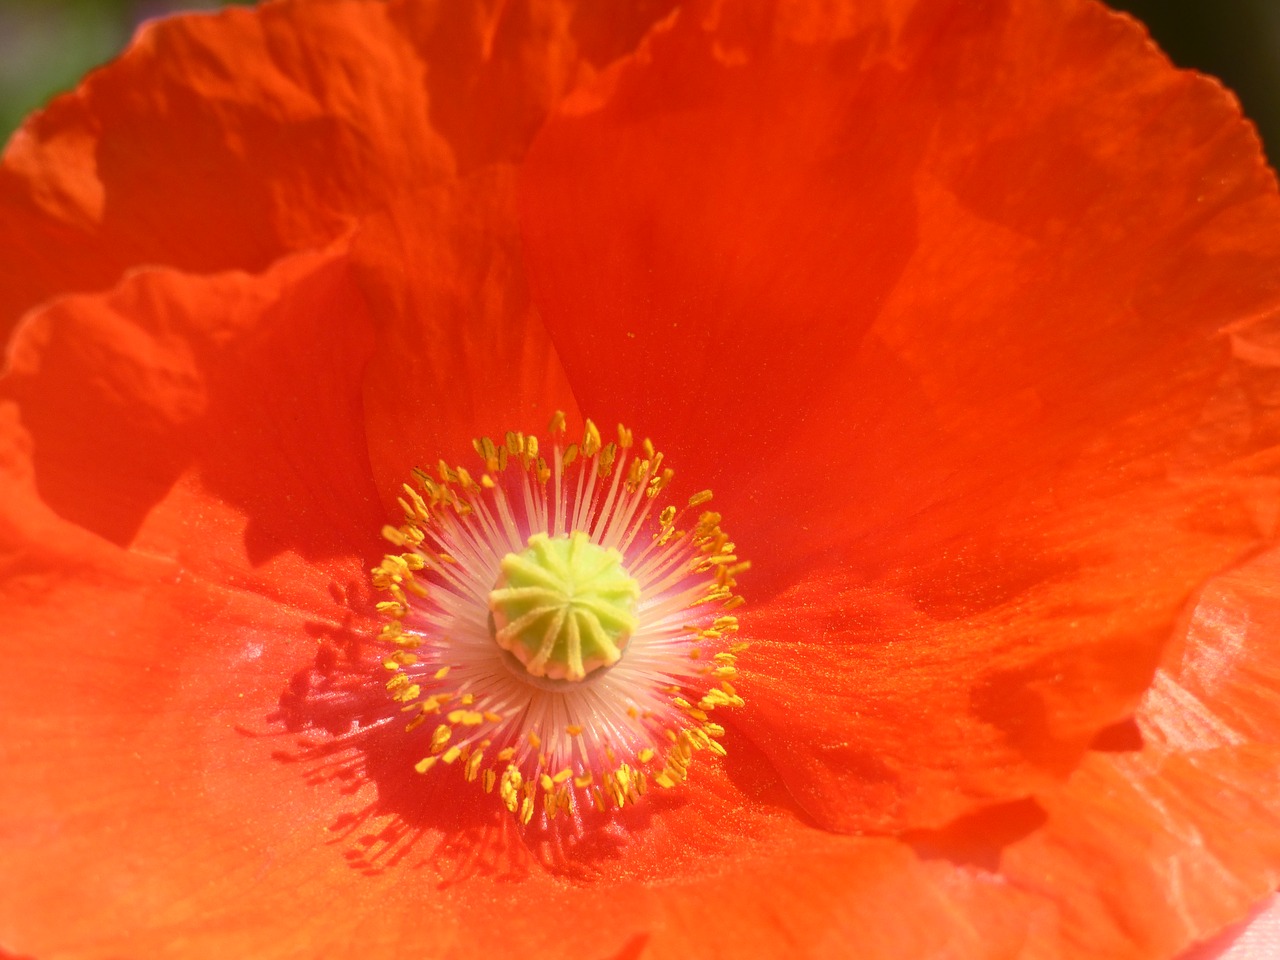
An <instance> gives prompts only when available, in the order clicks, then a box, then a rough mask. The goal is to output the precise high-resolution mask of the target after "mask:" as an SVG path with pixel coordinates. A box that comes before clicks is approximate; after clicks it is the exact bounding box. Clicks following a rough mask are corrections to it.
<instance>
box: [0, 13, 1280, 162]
mask: <svg viewBox="0 0 1280 960" xmlns="http://www.w3.org/2000/svg"><path fill="white" fill-rule="evenodd" d="M247 2H249V0H0V140H3V139H7V138H8V136H9V134H10V132H12V130H13V129H14V128H15V127H16V126H17V125H18V123H19V122H20V121H21V119H22V117H23V116H24V115H25V114H26V113H27V112H29V111H30V110H32V109H33V108H35V107H37V106H39V105H40V104H41V103H43V102H44V101H46V100H47V99H48V98H49V97H50V96H52V95H53V94H54V93H57V92H58V91H60V90H65V89H68V88H69V87H71V86H73V85H74V84H75V82H76V80H78V79H79V78H80V77H81V76H82V75H83V74H84V72H85V71H86V70H88V69H89V68H90V67H93V66H96V65H97V64H100V63H102V62H103V61H105V60H108V59H110V58H111V57H112V56H113V55H114V54H115V53H116V52H117V51H119V50H120V48H121V47H123V46H124V44H125V43H127V42H128V39H129V37H130V35H131V34H132V33H133V30H134V28H135V27H136V26H137V25H138V24H139V23H141V22H142V21H143V20H145V19H147V18H149V17H156V16H163V15H165V14H167V13H172V12H174V11H176V10H191V9H204V10H208V9H216V8H218V7H220V6H225V5H226V4H228V3H247ZM619 2H622V0H619ZM956 2H958V3H965V2H969V0H956ZM1109 2H1110V4H1111V6H1113V7H1116V8H1118V9H1121V10H1125V11H1128V12H1130V13H1132V14H1133V15H1134V16H1136V17H1137V18H1138V19H1140V20H1142V21H1143V22H1144V23H1146V24H1147V27H1148V28H1149V29H1150V30H1151V32H1152V34H1153V35H1154V36H1155V38H1156V40H1157V41H1158V42H1159V43H1160V45H1161V46H1162V47H1163V48H1164V49H1165V52H1167V53H1168V54H1169V55H1170V56H1171V57H1172V58H1173V60H1174V62H1176V63H1177V64H1179V65H1180V66H1184V67H1194V68H1196V69H1198V70H1202V71H1203V72H1205V73H1209V74H1212V75H1213V76H1216V77H1219V78H1220V79H1221V80H1222V81H1223V82H1224V83H1226V85H1227V86H1228V87H1230V88H1231V89H1232V90H1234V91H1235V92H1236V93H1237V95H1239V97H1240V99H1241V101H1242V102H1243V103H1244V107H1245V113H1246V114H1248V116H1249V117H1250V118H1251V119H1252V120H1253V121H1254V122H1255V123H1256V124H1257V125H1258V127H1259V129H1260V130H1261V132H1262V135H1263V139H1264V140H1265V141H1266V143H1267V147H1268V150H1267V152H1268V155H1269V156H1270V157H1271V158H1272V161H1273V163H1274V162H1275V161H1276V160H1277V159H1280V0H1109Z"/></svg>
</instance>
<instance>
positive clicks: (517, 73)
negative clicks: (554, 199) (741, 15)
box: [0, 0, 663, 337]
mask: <svg viewBox="0 0 1280 960" xmlns="http://www.w3.org/2000/svg"><path fill="white" fill-rule="evenodd" d="M613 7H614V5H612V4H598V3H595V4H593V3H576V2H572V0H563V2H562V0H549V2H544V0H512V2H509V3H501V4H492V3H487V2H480V0H463V2H456V3H448V4H443V5H434V4H430V5H429V4H420V3H416V2H400V0H395V2H390V3H364V2H353V0H337V2H326V3H313V2H310V0H282V2H274V3H266V4H262V5H261V6H260V7H258V8H256V9H254V10H243V9H230V10H224V11H222V12H220V13H218V14H216V15H199V16H183V17H174V18H168V19H163V20H157V21H153V22H150V23H148V24H147V25H145V26H144V27H143V28H142V30H141V31H140V32H139V34H138V36H137V37H136V38H135V40H134V42H133V44H132V45H131V46H130V48H129V49H128V50H127V51H126V52H125V53H124V55H122V56H121V57H120V58H119V59H118V60H116V61H115V62H113V63H111V64H109V65H108V66H106V67H104V68H102V69H100V70H97V71H95V72H94V73H93V74H91V75H90V76H89V78H88V79H87V80H86V81H85V82H84V84H83V85H81V87H80V88H79V89H77V90H76V91H74V92H72V93H70V94H67V95H65V96H61V97H58V98H57V99H55V100H54V101H53V102H52V103H50V104H49V105H48V106H47V107H46V108H45V109H44V110H43V111H41V112H40V113H37V114H36V115H34V116H33V117H31V118H30V119H29V120H28V121H27V123H26V124H25V125H24V126H23V127H22V129H20V130H19V131H18V132H17V134H15V135H14V137H13V139H12V140H11V141H10V143H9V144H8V146H7V148H6V150H5V153H4V157H3V161H2V162H0V214H2V215H0V246H2V247H3V248H4V249H5V251H6V256H5V258H4V260H3V262H0V337H2V336H5V335H7V334H8V331H9V330H10V329H11V328H12V325H13V324H14V323H15V322H16V321H17V319H18V317H19V316H20V315H21V313H22V312H23V311H24V310H26V309H28V308H29V307H31V306H33V305H34V304H36V303H38V302H40V301H42V300H44V299H45V298H47V297H49V296H53V295H58V294H62V293H68V292H72V291H82V290H93V289H101V288H104V287H107V286H110V285H111V284H113V283H114V282H115V281H116V279H117V278H118V277H119V276H120V275H121V274H122V273H123V272H124V271H125V270H127V269H128V268H129V267H131V266H137V265H146V264H167V265H170V266H174V267H177V268H179V269H182V270H185V271H189V272H210V271H218V270H227V269H232V268H240V269H247V270H255V271H256V270H261V269H263V268H265V267H266V265H267V264H268V263H270V262H271V261H272V260H273V259H275V258H276V257H278V256H280V255H282V254H284V253H287V252H289V251H293V250H300V249H305V248H307V247H312V246H323V245H324V244H326V243H328V242H329V241H331V240H333V239H335V238H336V237H338V236H339V235H341V234H342V233H343V232H344V231H345V230H347V229H348V228H349V227H350V226H351V225H352V224H353V223H354V222H355V221H356V220H358V219H359V218H360V217H362V216H363V215H365V214H367V213H369V212H371V211H375V210H377V209H379V208H381V207H382V206H383V205H384V204H386V203H388V202H389V201H393V200H394V199H395V198H397V197H398V196H400V195H401V194H402V193H403V192H404V191H406V190H415V189H423V188H428V187H430V186H432V185H438V184H440V183H443V182H446V181H448V180H450V179H452V177H453V176H454V175H455V174H456V173H458V172H459V171H462V172H466V171H469V170H471V169H474V168H477V167H481V166H484V165H486V164H488V163H493V162H509V161H511V160H513V159H517V158H518V157H519V156H521V155H522V154H523V152H524V149H525V146H526V144H527V142H528V140H529V138H530V137H531V136H532V135H533V133H534V132H535V131H536V130H537V128H538V126H539V124H540V123H541V121H542V118H543V117H544V116H545V114H546V111H547V110H548V109H549V107H550V106H551V104H553V103H554V102H555V101H556V100H558V99H559V97H560V96H562V94H563V92H564V90H565V89H566V88H567V87H569V86H571V85H572V84H573V83H575V82H576V81H577V80H578V79H579V77H580V76H582V75H583V74H584V73H585V72H587V71H589V70H590V66H589V64H588V63H587V62H586V61H585V60H584V57H583V53H582V52H581V51H580V49H579V42H578V40H577V39H576V35H577V34H579V33H581V34H582V35H583V42H582V48H583V50H585V52H586V55H587V56H589V57H596V56H599V57H610V58H611V57H613V56H617V55H619V54H620V53H622V52H624V51H623V50H621V49H618V47H617V45H616V43H613V44H611V43H608V42H605V40H604V38H603V37H602V32H605V31H609V30H618V31H619V33H618V34H617V35H616V36H615V38H614V39H615V41H616V40H617V39H621V38H623V37H632V38H634V37H638V35H639V33H640V32H642V31H643V29H644V27H645V26H646V25H647V23H648V22H649V21H650V20H651V19H652V18H654V17H657V16H659V15H660V14H661V12H662V9H663V4H661V3H657V4H653V5H642V6H641V7H639V8H636V9H625V10H621V9H613Z"/></svg>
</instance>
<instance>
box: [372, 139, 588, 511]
mask: <svg viewBox="0 0 1280 960" xmlns="http://www.w3.org/2000/svg"><path fill="white" fill-rule="evenodd" d="M514 181H515V174H514V170H513V169H512V168H511V167H510V166H508V165H505V164H494V165H492V166H489V167H486V168H485V169H483V170H479V171H476V172H474V173H472V174H468V175H466V176H463V177H460V178H459V179H458V180H456V181H455V182H453V183H450V184H448V185H444V186H440V187H437V188H435V189H432V190H419V191H412V192H407V193H406V194H405V196H403V197H400V198H398V199H397V200H396V202H395V203H394V204H392V205H391V206H390V207H388V208H387V210H386V211H384V212H383V213H381V214H379V215H377V216H373V217H370V218H369V219H367V220H366V221H365V223H364V224H363V226H362V227H361V230H360V234H359V236H358V238H357V240H356V243H355V247H354V252H353V256H354V260H355V265H356V276H357V277H358V279H359V282H360V285H361V288H362V290H363V291H364V293H365V296H366V299H367V302H368V303H369V309H370V313H371V316H372V318H373V322H374V327H375V331H376V333H375V348H374V351H373V355H372V357H371V359H370V361H369V364H368V366H367V367H366V369H365V372H364V377H363V400H364V411H365V421H366V430H367V433H368V438H369V454H370V459H371V463H372V466H373V472H374V478H375V481H376V483H377V485H378V489H379V491H380V492H381V493H382V496H383V498H384V500H385V501H386V503H387V504H388V507H389V513H388V516H393V515H395V511H396V510H397V509H398V508H397V507H396V506H395V502H396V498H397V497H400V496H403V491H402V489H401V487H402V484H404V483H405V482H406V481H408V480H409V479H410V476H411V471H412V470H413V468H414V467H419V466H421V467H425V468H427V469H429V470H434V468H435V466H436V464H437V462H438V461H439V460H441V459H443V460H445V461H446V462H447V463H449V464H450V465H451V466H456V465H458V464H462V465H464V466H467V467H468V468H469V469H471V468H474V467H478V466H479V461H478V460H477V459H476V456H475V453H474V451H473V450H472V448H471V441H472V439H473V438H475V437H478V436H494V437H496V438H498V439H501V436H502V433H503V431H506V430H522V431H525V432H532V433H534V434H542V435H545V431H546V426H547V421H548V420H549V418H550V416H551V414H552V413H553V412H554V411H556V410H564V411H566V412H567V413H569V414H570V416H571V417H573V418H575V419H576V418H577V415H578V414H577V406H576V401H575V399H574V396H573V393H572V390H571V389H570V386H569V384H568V382H567V380H566V379H565V375H564V371H563V369H562V368H561V366H560V361H559V358H558V357H557V356H556V353H555V350H554V348H553V347H552V346H551V341H550V339H549V338H548V336H547V332H546V329H545V328H544V327H543V325H542V321H541V320H540V319H539V317H538V315H537V312H536V311H535V310H534V308H533V306H532V304H531V303H530V300H529V291H528V286H527V282H526V280H525V275H524V265H523V263H522V261H521V257H520V238H519V228H518V225H517V221H516V211H515V183H514Z"/></svg>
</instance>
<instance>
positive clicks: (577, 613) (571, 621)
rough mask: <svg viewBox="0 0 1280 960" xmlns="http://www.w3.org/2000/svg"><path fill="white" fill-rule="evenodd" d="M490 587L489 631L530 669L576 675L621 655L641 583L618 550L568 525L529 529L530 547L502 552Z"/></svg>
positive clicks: (633, 626)
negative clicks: (560, 531)
mask: <svg viewBox="0 0 1280 960" xmlns="http://www.w3.org/2000/svg"><path fill="white" fill-rule="evenodd" d="M500 566H501V569H502V574H501V576H499V577H498V583H497V585H496V586H495V588H494V589H493V590H492V591H490V593H489V609H490V610H491V611H492V613H493V625H494V633H493V638H494V640H496V641H497V643H498V646H500V647H502V649H504V650H506V651H508V652H509V653H512V654H514V655H515V657H516V659H517V660H519V661H520V662H521V663H522V664H524V668H525V670H527V671H528V672H529V674H530V676H534V677H548V678H550V679H552V680H573V681H577V680H583V679H585V678H586V676H587V674H589V673H591V672H592V671H593V670H598V669H599V668H600V667H611V666H613V665H614V664H615V663H617V662H618V660H619V658H620V657H621V656H622V650H623V648H625V647H626V645H627V641H628V640H630V639H631V634H633V633H634V632H635V630H636V626H637V622H638V621H637V620H636V616H635V612H634V611H635V604H636V600H637V599H638V598H639V596H640V585H639V584H638V583H636V581H635V580H634V579H632V578H631V577H629V576H627V571H626V570H624V569H623V567H622V554H621V553H619V552H618V551H617V550H614V549H610V548H605V547H602V546H600V545H599V544H596V543H592V542H591V540H590V539H589V538H588V537H587V535H586V534H585V533H583V532H582V531H581V530H575V531H574V532H573V533H572V534H570V535H569V536H567V537H555V538H554V539H553V538H551V537H548V536H547V535H546V534H545V533H535V534H534V535H533V536H531V537H530V538H529V547H528V549H527V550H522V551H521V552H520V553H508V554H507V555H506V556H505V557H503V558H502V563H501V565H500Z"/></svg>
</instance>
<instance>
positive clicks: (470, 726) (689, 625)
mask: <svg viewBox="0 0 1280 960" xmlns="http://www.w3.org/2000/svg"><path fill="white" fill-rule="evenodd" d="M565 432H566V431H565V417H564V415H563V414H559V413H558V414H557V415H556V416H555V418H553V420H552V422H551V435H552V450H551V453H550V455H549V457H548V456H545V455H544V453H543V450H542V447H541V445H540V444H539V441H538V438H537V437H535V436H532V435H525V434H523V433H508V434H506V436H505V438H504V440H503V442H502V443H501V444H498V443H494V442H493V441H492V440H490V439H489V438H487V437H485V438H480V439H478V440H476V441H474V444H473V445H474V447H475V450H476V453H477V454H478V455H479V457H480V458H481V460H482V461H483V470H478V471H477V474H473V473H471V472H470V471H468V470H467V469H466V468H464V467H449V466H448V465H447V464H445V463H444V462H443V461H442V462H440V464H439V465H438V467H437V469H436V471H435V473H434V475H432V474H428V473H427V472H425V471H423V470H417V471H415V474H414V480H415V483H414V484H405V485H404V493H405V496H404V497H403V498H401V500H400V505H401V507H402V508H403V510H404V515H405V519H404V523H403V524H402V525H401V526H399V527H387V528H385V529H384V531H383V533H384V535H385V536H386V538H387V539H388V540H390V541H391V542H392V543H393V544H395V545H396V547H397V548H398V549H399V552H397V553H391V554H388V555H387V556H386V557H385V558H384V559H383V561H382V563H381V564H379V565H378V566H377V567H376V568H375V569H374V571H373V581H374V585H375V586H376V587H377V588H378V589H380V590H382V591H384V592H385V593H386V594H387V599H385V600H384V601H382V602H381V603H379V604H378V608H379V610H381V611H382V612H383V613H384V614H386V615H387V616H388V618H389V619H388V621H387V623H386V624H385V625H384V626H383V628H382V630H381V633H380V636H379V639H380V642H381V643H383V644H384V645H385V647H386V657H385V660H384V662H383V666H384V667H385V668H386V669H387V670H388V671H389V672H390V673H391V678H390V679H389V680H388V682H387V690H388V692H389V694H390V696H391V697H392V699H393V700H394V701H395V702H396V703H398V704H399V705H400V710H401V711H403V713H404V714H406V715H407V716H408V719H407V722H406V725H405V729H406V731H407V733H408V734H409V735H411V736H414V737H416V738H419V740H420V742H421V744H422V759H421V760H420V761H418V763H417V765H416V769H417V770H418V772H419V773H422V774H430V773H432V772H433V771H438V770H439V769H440V768H442V767H456V768H457V769H458V770H460V772H461V776H462V777H463V779H465V780H467V781H473V782H477V783H478V784H479V785H480V786H481V787H482V788H483V790H484V791H485V792H486V793H493V792H495V791H496V793H497V795H498V797H499V798H500V799H501V802H502V803H503V804H504V805H505V806H506V808H507V809H508V810H509V811H511V812H512V813H513V814H515V815H516V816H517V817H518V818H519V820H520V822H522V823H524V824H528V823H530V821H531V820H533V818H534V817H535V815H538V816H542V817H545V818H547V819H554V818H555V817H556V816H557V815H560V814H567V815H573V816H577V815H580V814H581V813H582V812H584V811H586V810H588V809H590V808H591V807H594V808H595V809H596V810H598V811H602V812H603V811H606V810H608V809H610V808H622V807H624V806H626V805H627V804H629V803H635V802H637V801H638V800H639V799H640V798H641V797H642V796H644V794H645V792H646V791H647V790H648V789H649V787H650V786H651V785H657V786H659V787H665V788H670V787H674V786H676V785H677V784H679V783H681V782H682V781H683V780H684V779H685V777H686V775H687V772H688V767H689V764H690V761H691V760H692V758H693V755H694V754H695V753H697V752H699V751H702V750H709V751H711V752H712V753H716V754H721V755H723V753H724V748H723V747H722V746H721V744H720V742H719V738H720V737H721V736H723V733H724V729H723V727H721V726H720V725H719V724H717V723H715V722H713V721H712V720H711V714H712V712H713V711H714V710H716V709H717V708H722V707H732V706H739V705H741V703H742V700H741V698H740V697H739V696H738V693H737V692H736V690H735V689H734V687H733V684H732V682H731V681H732V678H733V677H734V675H735V673H736V668H735V666H734V663H735V659H736V655H737V654H738V653H739V652H741V650H742V649H743V648H744V647H745V644H741V643H734V642H732V639H733V635H734V634H735V633H736V632H737V629H738V621H737V618H736V617H735V616H733V615H732V614H731V613H730V612H729V611H731V610H733V609H734V608H736V607H737V606H738V605H739V604H741V602H742V600H741V597H740V596H738V595H737V594H736V593H735V587H736V583H737V582H736V577H737V576H738V574H739V573H741V572H742V571H743V570H744V569H746V567H747V564H746V563H744V562H741V561H739V559H738V557H737V556H736V554H735V552H734V545H733V543H732V542H731V541H730V540H729V538H728V537H727V536H726V535H725V533H724V532H723V531H722V530H721V528H720V521H721V517H720V515H719V514H717V513H715V512H713V511H706V510H701V511H700V510H699V508H701V507H702V506H703V505H704V504H706V503H707V502H708V501H709V500H710V499H711V493H710V491H703V492H701V493H697V494H695V495H693V496H692V497H690V498H689V499H688V501H687V503H686V505H685V506H684V507H683V508H682V509H679V510H677V508H676V507H675V506H674V505H667V506H664V507H661V508H658V507H657V506H656V503H657V501H658V499H659V497H660V496H661V495H662V493H663V492H664V490H665V489H666V488H667V486H668V485H669V483H670V481H671V478H672V471H671V470H670V469H669V468H666V467H664V466H663V456H662V454H661V453H659V452H657V451H656V450H655V449H654V447H653V444H652V443H650V442H649V441H648V440H644V441H643V442H642V443H641V444H640V445H639V446H638V447H637V446H636V445H635V443H634V441H633V437H632V434H631V432H630V431H629V430H627V429H625V428H624V427H621V426H619V427H618V439H617V441H616V442H610V443H608V444H604V443H602V442H601V437H600V433H599V431H598V430H597V428H596V427H595V425H594V424H593V423H592V422H591V421H590V420H588V421H587V422H586V428H585V431H584V434H583V437H582V440H581V442H579V443H570V444H568V445H567V446H566V445H564V442H563V441H564V435H565ZM695 513H696V519H695V518H694V514H695ZM583 536H585V537H587V538H589V540H590V542H591V543H592V544H595V545H597V546H598V547H600V548H602V549H603V550H604V551H609V552H614V551H616V555H618V556H620V557H621V563H622V565H623V567H625V572H626V574H627V576H629V577H630V578H631V579H633V580H634V582H635V584H636V585H638V598H636V600H635V605H634V618H633V622H632V621H630V620H629V621H628V623H627V626H628V627H631V626H632V625H634V629H631V630H629V637H628V638H627V639H626V642H625V651H624V652H622V653H621V655H620V656H613V655H612V654H611V655H610V656H608V657H604V658H600V660H599V662H597V663H590V662H589V667H590V666H599V667H600V668H599V669H589V672H587V671H584V670H583V669H581V667H580V664H581V662H582V661H581V654H580V653H579V654H578V660H577V661H575V663H577V664H579V666H577V667H574V668H572V669H568V670H566V671H564V672H563V673H562V675H561V676H562V677H564V678H562V679H555V678H552V675H551V674H548V672H547V671H546V670H545V669H535V670H533V671H532V672H530V670H528V669H526V667H525V664H524V663H522V662H521V661H520V660H518V659H517V658H516V657H514V656H513V655H512V653H511V652H509V650H507V649H504V647H503V646H502V645H500V643H499V642H498V641H497V639H496V638H495V633H496V629H495V624H494V619H493V610H495V609H498V607H497V603H498V600H497V599H495V594H497V595H498V598H499V599H501V598H502V596H503V594H502V593H501V589H500V588H502V586H503V584H505V580H504V579H503V576H504V575H503V561H504V559H506V560H507V564H508V569H511V568H512V565H513V564H514V563H517V562H518V561H517V560H516V559H513V558H519V557H520V556H521V555H522V554H524V555H525V556H529V555H530V551H531V550H534V549H535V548H538V549H539V550H541V548H542V547H543V546H544V545H545V543H546V542H547V540H548V539H551V540H555V539H557V538H571V537H572V538H578V539H581V538H582V537H583ZM509 593H510V591H509V590H507V594H509ZM531 619H532V618H531ZM506 646H508V647H512V646H513V644H512V643H511V642H507V643H506ZM526 659H530V658H528V657H526ZM545 659H546V658H545V656H543V657H541V658H537V657H535V658H532V659H530V662H534V661H536V663H537V664H538V666H539V667H541V666H542V664H544V662H545ZM553 673H554V671H553Z"/></svg>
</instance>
